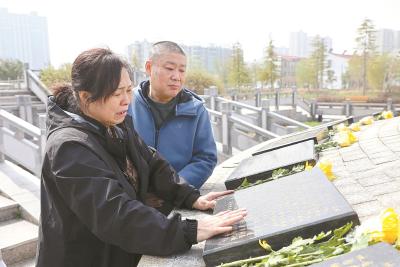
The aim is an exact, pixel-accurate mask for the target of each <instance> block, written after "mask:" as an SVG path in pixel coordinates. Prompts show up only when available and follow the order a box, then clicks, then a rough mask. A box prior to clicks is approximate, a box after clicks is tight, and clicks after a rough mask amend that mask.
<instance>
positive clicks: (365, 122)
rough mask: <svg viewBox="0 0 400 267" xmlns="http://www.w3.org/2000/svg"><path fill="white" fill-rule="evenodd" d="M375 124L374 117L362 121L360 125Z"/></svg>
mask: <svg viewBox="0 0 400 267" xmlns="http://www.w3.org/2000/svg"><path fill="white" fill-rule="evenodd" d="M373 122H374V118H373V117H372V116H367V117H364V118H362V119H361V120H360V123H361V124H363V125H370V124H372V123H373Z"/></svg>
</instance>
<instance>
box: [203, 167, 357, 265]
mask: <svg viewBox="0 0 400 267" xmlns="http://www.w3.org/2000/svg"><path fill="white" fill-rule="evenodd" d="M236 208H246V209H247V212H248V214H247V217H246V218H245V219H244V220H243V221H242V222H241V223H239V224H238V225H235V227H234V230H233V231H232V232H231V233H229V234H225V235H220V236H217V237H214V238H212V239H209V240H207V241H206V244H205V248H204V251H203V258H204V261H205V263H206V264H207V266H214V265H218V264H221V263H222V262H231V261H235V260H239V259H245V258H248V257H255V256H260V255H265V251H264V250H263V249H262V248H261V247H260V246H259V244H258V240H259V239H265V240H267V242H268V244H270V245H271V246H272V248H273V249H275V250H277V249H280V248H282V247H283V246H287V245H289V244H290V243H291V242H292V239H293V238H295V237H297V236H302V237H303V238H310V237H312V236H314V235H316V234H319V233H320V232H321V231H325V232H326V231H329V230H333V229H336V228H338V227H341V226H343V225H344V224H346V223H348V222H350V221H352V222H353V225H357V224H359V220H358V216H357V214H356V213H355V212H354V210H353V209H352V207H351V206H350V204H349V203H348V202H347V201H346V199H345V198H344V197H343V196H342V195H341V194H340V192H339V191H338V190H337V189H336V187H335V186H334V185H333V184H332V183H331V182H330V181H329V180H328V178H327V177H326V176H325V175H324V173H323V172H322V171H321V170H320V169H319V168H313V169H312V170H310V171H304V172H300V173H297V174H294V175H290V176H286V177H283V178H281V179H277V180H274V181H272V182H269V183H264V184H260V185H258V186H253V187H249V188H245V189H243V190H239V191H236V192H235V193H234V194H232V195H228V196H226V197H224V198H222V199H220V200H218V201H217V205H216V207H215V209H214V214H216V213H218V212H220V211H224V210H230V209H236Z"/></svg>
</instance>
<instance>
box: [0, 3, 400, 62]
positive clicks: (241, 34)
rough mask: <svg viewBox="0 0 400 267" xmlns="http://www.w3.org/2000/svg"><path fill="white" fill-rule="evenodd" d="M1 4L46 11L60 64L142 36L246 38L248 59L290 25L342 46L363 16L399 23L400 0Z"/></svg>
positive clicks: (382, 24)
mask: <svg viewBox="0 0 400 267" xmlns="http://www.w3.org/2000/svg"><path fill="white" fill-rule="evenodd" d="M0 7H3V8H7V9H8V11H9V12H11V13H29V12H32V11H35V12H37V13H38V15H40V16H45V17H47V20H48V27H49V43H50V57H51V62H52V64H53V65H55V66H58V65H59V64H61V63H63V62H72V61H73V60H74V59H75V57H76V56H77V55H78V54H79V53H80V52H82V51H83V50H85V49H87V48H91V47H95V46H99V45H101V46H105V45H106V46H108V47H110V48H111V49H113V50H114V51H116V52H118V53H123V52H124V49H125V47H126V46H127V45H128V44H130V43H132V42H134V41H136V40H139V41H140V40H143V39H146V40H148V41H150V42H154V41H159V40H172V41H176V42H179V43H184V44H188V45H191V44H198V45H208V44H211V43H213V44H216V45H221V46H227V47H230V46H231V45H232V43H234V42H240V43H241V44H242V46H243V49H244V56H245V59H246V60H247V61H253V60H254V59H259V58H260V57H261V56H262V53H263V48H264V47H265V46H266V44H267V40H268V39H269V37H270V36H271V37H272V39H273V40H274V41H275V45H276V46H286V47H288V46H289V34H290V32H294V31H300V30H302V31H304V32H306V33H308V34H309V35H316V34H319V35H321V36H330V37H331V38H332V39H333V49H334V51H335V52H340V53H341V52H342V51H343V50H345V49H346V50H348V51H349V50H351V49H353V48H354V47H355V43H354V39H355V36H356V29H357V27H358V26H359V25H360V24H361V22H362V21H363V19H364V18H370V19H372V20H373V22H374V24H375V26H376V27H377V28H378V29H379V28H390V29H395V30H400V0H330V1H328V0H240V1H239V0H198V1H193V0H141V1H137V0H126V1H122V0H112V1H111V0H108V1H101V0H97V1H95V0H64V1H59V0H46V1H45V0H0Z"/></svg>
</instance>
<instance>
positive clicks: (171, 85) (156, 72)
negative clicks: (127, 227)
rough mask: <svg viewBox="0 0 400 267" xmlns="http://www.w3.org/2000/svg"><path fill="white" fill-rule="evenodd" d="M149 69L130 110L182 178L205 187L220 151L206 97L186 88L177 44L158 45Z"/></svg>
mask: <svg viewBox="0 0 400 267" xmlns="http://www.w3.org/2000/svg"><path fill="white" fill-rule="evenodd" d="M145 68H146V73H147V74H148V75H149V77H150V80H148V81H144V82H142V83H141V84H140V85H139V86H138V88H137V89H136V90H135V91H134V101H133V103H132V104H131V106H130V107H129V110H128V113H129V114H130V115H132V119H133V123H134V126H135V129H136V131H137V132H138V133H139V135H140V136H141V137H142V138H143V139H144V141H145V142H146V144H147V145H149V146H151V147H154V148H155V149H156V150H158V151H159V153H160V154H161V155H162V156H164V157H165V158H166V159H167V160H168V161H169V163H170V164H171V165H172V166H173V167H174V169H175V170H176V171H177V172H178V174H179V176H180V177H181V178H183V179H184V180H186V181H187V182H188V183H189V184H192V185H193V186H194V187H196V188H200V187H201V186H202V185H203V184H204V183H205V181H206V180H207V179H208V177H209V176H210V175H211V173H212V171H213V169H214V167H215V165H216V163H217V150H216V145H215V141H214V137H213V133H212V129H211V123H210V118H209V116H208V112H207V110H206V109H205V107H204V105H203V102H202V100H201V98H199V97H198V96H197V95H196V94H195V93H193V92H191V91H190V90H188V89H186V88H183V85H184V82H185V74H186V55H185V53H184V51H183V49H182V48H181V47H180V46H179V45H177V44H176V43H174V42H170V41H163V42H158V43H155V44H154V45H153V46H152V49H151V54H150V58H149V59H148V60H147V61H146V65H145Z"/></svg>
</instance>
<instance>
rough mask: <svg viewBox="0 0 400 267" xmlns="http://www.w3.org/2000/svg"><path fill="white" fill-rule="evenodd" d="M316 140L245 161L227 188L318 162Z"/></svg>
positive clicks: (236, 170) (232, 175) (228, 179)
mask: <svg viewBox="0 0 400 267" xmlns="http://www.w3.org/2000/svg"><path fill="white" fill-rule="evenodd" d="M315 157H316V155H315V149H314V140H307V141H304V142H301V143H297V144H294V145H291V146H286V147H282V148H279V149H275V150H272V151H269V152H266V153H262V154H258V155H256V156H253V157H250V158H248V159H245V160H243V161H242V162H240V164H239V165H238V166H237V167H236V169H235V170H234V171H233V172H232V174H231V175H230V176H229V177H228V178H227V179H226V181H225V187H226V188H227V189H235V188H237V187H239V186H240V185H241V184H242V182H243V180H244V179H245V178H246V179H247V180H248V181H249V182H251V183H254V182H256V181H257V180H264V179H267V178H269V177H271V175H272V172H273V171H274V170H275V169H279V168H292V167H293V166H295V165H297V164H300V163H305V162H306V161H309V162H310V163H314V162H315V160H316V158H315Z"/></svg>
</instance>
